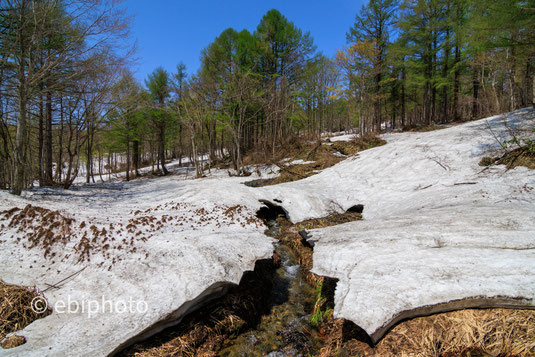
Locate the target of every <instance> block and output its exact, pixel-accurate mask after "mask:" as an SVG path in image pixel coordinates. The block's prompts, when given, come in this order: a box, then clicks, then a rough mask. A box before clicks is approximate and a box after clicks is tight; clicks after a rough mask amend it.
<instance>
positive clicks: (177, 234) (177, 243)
mask: <svg viewBox="0 0 535 357" xmlns="http://www.w3.org/2000/svg"><path fill="white" fill-rule="evenodd" d="M224 175H227V174H226V172H221V173H220V175H219V176H214V177H213V178H209V179H205V180H184V179H183V178H182V177H180V176H168V177H164V178H158V179H152V180H147V179H139V180H135V181H131V182H128V183H122V182H118V183H108V184H99V185H88V186H82V187H75V188H73V189H71V190H61V189H40V190H34V191H31V192H30V191H28V192H25V193H24V197H22V198H18V197H14V196H11V195H9V194H8V193H6V192H2V193H0V210H4V209H8V208H11V207H13V206H18V207H21V208H22V207H24V206H25V205H26V204H28V203H30V204H32V205H34V206H40V207H44V208H47V209H51V210H59V211H60V213H62V214H63V215H64V216H68V217H73V218H75V219H76V222H75V227H79V226H78V225H79V224H80V222H82V221H87V222H88V225H87V226H89V225H90V224H94V225H95V226H96V227H97V228H98V229H101V228H106V229H107V230H108V231H109V230H110V229H109V224H110V223H111V224H113V225H114V226H115V227H119V225H120V224H122V225H123V226H126V225H127V224H128V223H129V220H130V219H133V218H135V217H142V216H154V217H156V218H157V219H160V218H161V217H163V216H164V215H167V216H170V217H173V218H179V220H175V221H173V222H172V223H173V224H171V223H169V222H167V223H166V224H165V225H163V227H161V228H159V229H156V231H155V232H152V233H150V234H145V231H146V230H147V229H146V228H141V227H138V228H136V230H138V229H139V230H140V231H143V233H144V234H143V235H144V236H146V237H148V238H147V240H146V242H144V241H142V240H139V239H138V240H136V242H135V247H136V251H135V252H132V251H131V250H127V249H126V248H125V247H123V249H115V248H113V247H112V248H111V249H108V250H105V249H103V248H102V247H98V248H97V249H95V250H94V252H92V254H91V261H90V262H87V261H84V262H80V263H79V262H77V257H76V252H75V250H74V248H73V247H74V246H75V243H77V242H79V241H80V239H81V237H80V236H81V235H82V232H83V231H84V230H87V229H88V228H84V229H79V232H78V234H77V235H76V237H75V238H73V242H71V243H67V245H66V246H62V245H60V244H59V245H57V246H55V248H54V250H53V252H55V253H56V256H55V257H54V258H53V259H46V258H44V256H43V251H42V250H40V249H38V248H32V249H23V248H22V247H21V244H20V243H17V242H16V239H15V238H16V237H23V233H18V232H16V229H15V228H9V227H8V228H7V229H5V230H3V231H2V233H3V234H2V237H1V238H0V240H2V242H0V245H1V249H0V277H1V278H2V279H3V280H4V281H5V282H6V283H15V284H22V285H30V286H32V285H36V286H37V287H38V288H40V289H41V290H44V289H46V288H48V287H49V286H48V285H47V284H54V285H56V283H57V282H59V281H60V280H62V279H64V278H66V277H68V276H70V275H71V274H73V273H76V272H78V271H79V270H80V269H82V268H85V269H84V270H83V271H81V272H80V273H79V274H77V275H75V276H74V277H73V278H70V279H67V281H66V282H65V283H64V284H61V286H60V288H59V289H49V290H47V291H46V292H45V293H44V295H45V297H46V298H47V300H48V303H49V306H57V303H58V302H59V301H63V302H69V301H76V302H78V303H79V304H82V303H84V302H87V304H89V301H95V300H96V301H101V300H102V299H103V298H104V299H105V300H111V301H112V302H113V303H115V302H118V303H120V302H128V301H130V299H131V300H133V301H135V302H136V303H137V302H140V301H142V302H144V303H146V306H147V307H148V309H147V311H143V310H144V309H140V312H139V313H138V312H137V310H136V312H134V313H124V312H123V313H121V312H120V311H117V312H116V311H114V312H113V313H108V312H107V311H106V313H98V314H96V315H93V316H88V314H87V313H80V312H78V313H67V312H65V313H59V312H55V313H53V314H52V315H50V316H48V317H46V318H44V319H39V320H36V321H35V322H34V323H32V324H30V325H29V326H28V327H26V328H25V329H24V330H23V331H19V332H18V334H21V335H23V336H25V337H26V339H27V342H26V344H24V345H22V346H20V347H18V348H15V349H12V350H3V351H1V352H0V353H1V354H2V355H5V356H20V355H25V356H45V355H46V356H65V355H80V356H85V355H91V356H104V355H108V354H110V353H112V352H114V351H116V349H118V348H119V347H120V346H121V345H122V344H123V343H125V342H127V341H130V342H131V341H133V339H134V338H136V337H139V335H140V334H142V333H145V335H146V333H154V332H157V330H159V329H162V328H163V327H165V326H166V325H167V323H172V322H173V321H174V320H175V319H178V318H180V317H181V316H183V315H184V313H186V312H187V311H188V310H189V309H191V308H195V307H197V302H198V301H200V300H202V299H203V298H207V297H213V295H214V294H217V293H222V292H223V291H224V288H225V287H226V286H228V285H229V284H231V283H234V284H237V283H239V281H240V278H241V277H242V274H243V272H244V271H246V270H252V269H253V268H254V265H255V262H256V261H257V260H259V259H266V258H269V257H271V255H272V252H273V242H272V240H271V239H270V238H267V237H266V236H265V235H264V234H263V231H264V229H265V226H263V225H262V224H259V223H258V222H257V221H249V222H246V221H245V218H244V217H251V216H252V217H254V214H255V212H256V210H257V209H258V208H259V207H260V206H261V203H260V202H259V201H258V200H257V199H256V198H255V196H254V195H251V194H248V190H249V188H247V187H246V186H244V185H241V184H240V183H239V181H240V179H239V178H228V177H225V176H224ZM227 176H228V175H227ZM237 204H241V205H245V206H246V207H245V208H243V212H241V213H236V214H235V216H234V217H233V218H230V217H227V216H225V214H224V209H225V207H231V206H234V205H237ZM177 205H179V207H178V208H176V207H177ZM221 207H223V208H221ZM200 208H204V209H206V210H207V211H208V212H209V214H206V215H205V216H206V221H205V222H204V221H200V218H199V217H198V215H197V214H196V210H197V209H200ZM135 210H142V211H143V210H150V212H149V213H141V214H137V215H134V214H133V213H132V211H135ZM179 222H180V223H182V224H183V225H179ZM229 222H230V224H229ZM3 223H4V224H5V223H7V222H3ZM11 235H13V236H14V237H13V238H11ZM131 236H133V234H128V233H127V232H126V231H124V229H123V231H122V232H120V233H119V231H118V230H117V231H116V232H115V234H114V237H115V238H116V242H120V241H121V240H122V239H124V238H127V239H130V237H131ZM24 241H25V239H24V238H22V242H24ZM114 244H115V243H114ZM112 246H113V244H112ZM106 254H110V257H107V256H106ZM68 255H69V256H68ZM67 256H68V257H67ZM112 259H113V260H115V263H112ZM51 260H53V261H54V263H53V262H52V261H51ZM30 265H31V266H32V268H30ZM108 269H110V270H108ZM102 305H104V304H102ZM136 306H137V305H136ZM118 310H119V309H118ZM162 321H163V322H162ZM156 324H158V325H156Z"/></svg>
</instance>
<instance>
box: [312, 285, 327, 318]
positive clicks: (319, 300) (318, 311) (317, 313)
mask: <svg viewBox="0 0 535 357" xmlns="http://www.w3.org/2000/svg"><path fill="white" fill-rule="evenodd" d="M322 289H323V283H321V282H318V283H316V302H315V304H314V312H313V314H312V316H311V317H310V324H311V325H312V326H314V327H318V326H320V325H321V324H322V323H323V322H324V321H327V319H328V318H329V317H330V315H331V314H332V309H330V308H326V309H325V310H322V307H323V305H324V304H325V302H326V299H325V298H324V297H322V295H321V291H322Z"/></svg>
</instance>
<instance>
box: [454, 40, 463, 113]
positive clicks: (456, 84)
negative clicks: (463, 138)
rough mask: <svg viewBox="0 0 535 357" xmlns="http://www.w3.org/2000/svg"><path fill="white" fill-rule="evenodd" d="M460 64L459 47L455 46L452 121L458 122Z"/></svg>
mask: <svg viewBox="0 0 535 357" xmlns="http://www.w3.org/2000/svg"><path fill="white" fill-rule="evenodd" d="M460 62H461V51H460V49H459V46H455V64H454V66H455V71H454V72H453V120H454V121H459V119H460V115H459V88H460V80H459V78H460V71H459V63H460Z"/></svg>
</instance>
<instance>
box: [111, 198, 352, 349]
mask: <svg viewBox="0 0 535 357" xmlns="http://www.w3.org/2000/svg"><path fill="white" fill-rule="evenodd" d="M265 203H266V207H263V208H262V209H261V210H260V211H259V212H258V217H259V218H261V219H262V220H264V222H265V223H266V225H267V227H268V229H267V230H266V231H265V234H266V235H268V236H270V237H273V238H275V239H277V240H278V243H276V244H275V252H274V254H273V257H272V259H268V260H263V261H259V262H257V263H256V265H255V269H254V271H251V272H246V273H245V274H244V276H243V278H242V280H241V281H240V284H239V285H237V286H232V287H230V288H229V291H228V293H227V294H226V295H224V296H223V297H221V298H219V299H216V300H214V301H212V302H210V303H208V304H207V305H205V306H204V307H202V308H200V309H199V310H197V311H195V312H193V313H191V314H189V315H187V316H186V317H185V318H184V319H183V320H182V321H181V322H180V324H179V325H177V326H175V327H171V328H168V329H166V330H164V331H162V332H161V333H159V334H157V335H155V336H153V337H151V338H149V339H148V340H145V341H142V342H140V343H136V344H134V345H132V346H130V347H128V348H127V349H125V350H123V351H122V352H120V353H119V355H120V356H134V355H135V356H162V355H163V356H170V355H183V356H201V355H202V356H216V355H217V356H294V357H297V356H309V355H318V354H320V352H321V350H322V348H324V347H325V343H326V340H328V338H329V333H330V332H331V330H332V328H330V327H327V326H328V324H329V321H331V320H332V308H333V307H334V299H333V298H334V289H335V287H336V280H334V279H328V278H324V277H320V276H316V275H315V274H313V273H311V272H310V271H309V270H310V269H311V268H312V253H313V251H312V247H311V246H310V245H308V244H307V243H306V241H305V239H304V238H303V237H302V236H301V235H300V233H299V231H302V230H305V229H312V228H320V227H325V226H328V225H333V224H340V223H344V222H348V221H352V220H356V219H361V215H360V213H358V212H346V213H344V214H334V215H331V216H328V217H324V218H320V219H315V220H308V221H304V222H301V223H298V224H292V223H291V222H290V221H289V220H288V219H287V218H286V214H285V211H284V210H283V209H282V208H281V207H279V206H275V205H272V204H269V203H268V202H265ZM301 234H303V232H301Z"/></svg>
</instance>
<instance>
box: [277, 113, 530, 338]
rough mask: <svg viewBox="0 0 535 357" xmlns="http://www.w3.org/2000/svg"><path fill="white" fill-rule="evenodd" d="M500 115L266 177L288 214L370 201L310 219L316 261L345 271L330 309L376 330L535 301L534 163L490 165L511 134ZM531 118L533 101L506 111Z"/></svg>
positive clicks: (317, 269) (515, 118) (325, 268)
mask: <svg viewBox="0 0 535 357" xmlns="http://www.w3.org/2000/svg"><path fill="white" fill-rule="evenodd" d="M503 120H504V117H503V116H495V117H492V118H488V119H484V120H479V121H475V122H470V123H467V124H464V125H459V126H454V127H450V128H447V129H442V130H439V131H433V132H427V133H401V134H391V135H387V136H386V137H385V139H386V140H387V142H388V144H387V145H385V146H381V147H377V148H374V149H371V150H367V151H364V152H362V153H360V155H359V156H358V157H357V158H354V159H348V160H345V161H344V162H341V163H340V164H338V165H336V166H334V167H332V168H330V169H328V170H325V171H323V172H322V173H320V174H318V175H315V176H312V177H310V178H308V179H305V180H302V181H297V182H292V183H288V184H284V185H279V186H277V187H273V188H271V190H272V191H271V192H272V195H273V196H277V197H278V198H281V197H285V198H283V199H282V204H281V205H282V206H283V207H284V208H285V209H286V210H287V211H288V213H289V215H290V217H291V219H292V220H293V221H301V220H303V219H307V218H312V217H318V216H321V215H325V214H328V213H329V211H337V212H342V211H344V210H346V209H348V208H349V207H350V206H352V205H354V204H363V205H364V220H363V221H358V222H351V223H347V224H344V225H340V226H334V227H330V228H326V229H318V230H313V231H312V232H311V235H312V238H311V243H313V244H314V268H313V272H314V273H316V274H320V275H325V276H329V277H333V278H337V279H339V283H338V286H337V289H336V294H335V317H341V318H346V319H349V320H351V321H353V322H354V323H356V324H357V325H359V326H360V327H362V328H364V329H365V330H366V331H367V332H368V333H369V334H370V336H371V337H372V339H373V340H374V341H377V340H378V339H380V338H381V337H382V335H383V334H384V333H385V332H386V331H387V330H388V329H389V327H391V326H392V324H394V323H395V322H397V321H399V320H401V319H403V318H407V317H411V316H417V315H420V314H428V313H431V312H436V311H446V310H450V309H456V308H461V307H470V306H472V307H473V306H479V307H483V306H517V307H518V306H520V307H526V306H528V307H529V308H533V306H534V305H535V301H534V300H533V299H534V297H535V189H534V186H535V172H534V171H532V170H528V169H526V168H524V167H518V168H515V169H513V170H509V171H507V170H506V169H505V167H504V166H497V167H491V168H487V169H485V168H483V167H481V166H479V165H478V163H479V161H480V160H481V158H482V157H483V156H485V155H490V156H491V155H492V154H495V153H496V152H497V151H498V148H499V144H498V142H497V140H496V139H495V137H494V136H497V137H498V138H499V139H500V140H503V139H506V138H508V136H509V133H508V130H507V129H506V127H505V125H504V124H503ZM507 122H508V125H509V126H510V127H515V126H530V127H531V128H533V127H534V124H535V113H534V112H533V110H520V111H517V112H514V113H511V114H510V115H507Z"/></svg>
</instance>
